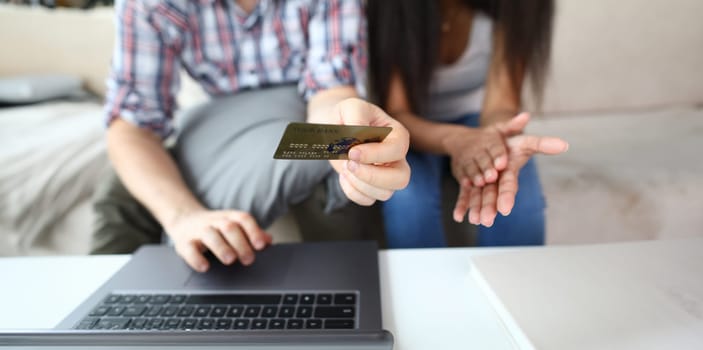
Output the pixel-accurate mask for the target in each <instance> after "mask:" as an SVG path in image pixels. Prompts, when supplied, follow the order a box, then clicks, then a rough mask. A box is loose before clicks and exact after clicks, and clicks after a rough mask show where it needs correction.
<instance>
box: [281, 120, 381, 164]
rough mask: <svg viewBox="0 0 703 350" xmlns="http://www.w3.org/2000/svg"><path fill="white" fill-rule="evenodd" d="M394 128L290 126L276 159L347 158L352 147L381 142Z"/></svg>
mask: <svg viewBox="0 0 703 350" xmlns="http://www.w3.org/2000/svg"><path fill="white" fill-rule="evenodd" d="M391 130H392V128H390V127H379V126H360V125H333V124H311V123H290V124H288V126H287V127H286V131H285V132H284V133H283V136H282V137H281V141H280V142H279V143H278V149H277V150H276V153H275V154H274V155H273V158H274V159H347V154H348V153H349V149H350V148H352V147H353V146H356V145H359V144H362V143H368V142H381V141H383V139H385V138H386V136H388V133H390V132H391Z"/></svg>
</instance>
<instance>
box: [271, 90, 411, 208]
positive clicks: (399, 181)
mask: <svg viewBox="0 0 703 350" xmlns="http://www.w3.org/2000/svg"><path fill="white" fill-rule="evenodd" d="M329 111H331V114H327V113H325V114H327V115H326V118H324V120H315V121H321V122H323V123H325V124H324V125H320V124H316V125H315V124H309V126H307V127H306V126H304V124H303V125H301V124H292V125H290V126H289V127H288V128H287V130H286V132H285V133H284V136H283V138H282V139H281V144H280V145H279V149H278V150H277V151H276V154H275V158H286V159H329V162H330V164H331V165H332V167H333V168H334V170H335V171H337V173H339V182H340V185H341V187H342V190H343V191H344V193H345V194H346V196H347V198H349V199H350V200H351V201H353V202H355V203H357V204H360V205H366V206H368V205H372V204H373V203H375V202H376V200H382V201H385V200H388V199H389V198H390V197H391V196H392V195H393V192H395V191H397V190H400V189H403V188H405V186H407V185H408V182H409V181H410V166H409V165H408V162H407V161H406V160H405V156H406V154H407V153H408V147H409V145H410V136H409V134H408V131H407V130H406V129H405V127H404V126H403V125H402V124H400V123H399V122H398V121H397V120H395V119H393V118H391V117H390V116H389V115H388V114H386V113H385V112H384V111H383V110H382V109H381V108H379V107H377V106H375V105H373V104H371V103H369V102H366V101H364V100H361V99H358V98H347V99H344V100H342V101H339V102H338V103H336V104H335V105H334V107H333V108H331V109H330V110H329ZM315 133H317V134H319V135H320V136H314V137H313V136H311V134H315ZM306 134H307V135H308V136H303V135H306ZM325 134H328V135H327V136H323V135H325ZM299 140H300V141H301V142H298V141H299ZM295 148H298V149H303V148H304V149H305V151H299V150H294V149H295ZM286 152H287V153H286ZM318 157H319V158H318Z"/></svg>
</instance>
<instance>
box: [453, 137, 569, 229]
mask: <svg viewBox="0 0 703 350" xmlns="http://www.w3.org/2000/svg"><path fill="white" fill-rule="evenodd" d="M507 146H508V164H507V166H506V168H505V170H503V171H502V172H501V173H500V174H499V177H498V181H497V182H495V183H491V184H488V185H485V186H483V187H478V186H474V185H473V184H472V183H471V182H470V181H468V180H466V179H465V180H464V181H463V182H461V183H460V185H461V189H460V190H459V197H458V198H457V201H456V206H455V207H454V213H453V215H454V220H455V221H457V222H461V221H462V220H463V218H464V216H465V215H466V213H467V211H468V213H469V222H470V223H472V224H474V225H479V224H480V225H484V226H487V227H490V226H492V225H493V222H494V221H495V217H496V215H498V212H500V213H501V214H502V215H508V214H510V212H511V211H512V209H513V206H514V205H515V195H517V191H518V174H519V173H520V169H521V168H522V167H523V166H524V165H525V163H527V161H528V160H529V159H530V157H532V156H533V155H535V154H548V155H556V154H560V153H563V152H566V151H567V150H568V149H569V144H568V143H567V142H566V141H564V140H562V139H560V138H556V137H543V136H533V135H517V136H512V137H510V138H509V139H508V140H507Z"/></svg>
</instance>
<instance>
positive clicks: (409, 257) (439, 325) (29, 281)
mask: <svg viewBox="0 0 703 350" xmlns="http://www.w3.org/2000/svg"><path fill="white" fill-rule="evenodd" d="M496 251H497V250H495V249H485V248H443V249H400V250H392V251H390V250H389V251H381V252H379V268H380V275H381V294H382V305H383V326H384V328H385V329H387V330H389V331H391V332H392V333H393V335H394V336H395V342H396V346H395V349H400V350H406V349H443V350H444V349H496V350H500V349H515V348H516V347H515V346H514V344H513V342H512V338H511V337H510V335H509V333H508V331H507V330H506V329H505V328H504V326H503V324H502V323H501V322H500V320H499V318H498V316H497V314H496V313H495V312H494V311H493V309H492V308H491V306H490V305H489V303H488V300H487V299H486V297H485V296H484V295H483V294H482V292H481V291H480V289H479V287H478V285H477V284H476V282H474V281H473V279H472V278H471V277H470V275H469V268H470V266H469V259H470V257H471V256H472V255H477V254H490V253H494V252H496ZM127 260H129V256H128V255H113V256H63V257H23V258H0V328H5V329H8V328H9V329H18V328H33V329H37V328H52V327H54V326H55V325H56V324H58V323H59V322H60V321H61V320H62V319H63V318H64V317H65V316H66V315H68V313H69V312H71V310H73V308H75V307H76V306H78V304H80V303H81V302H82V301H83V300H84V299H85V298H86V297H88V296H89V295H90V294H91V293H92V292H93V291H95V290H96V289H97V288H98V287H99V286H100V285H101V284H102V283H104V282H105V281H106V280H107V279H108V278H109V277H110V276H111V275H112V274H113V273H115V272H116V271H117V270H118V269H119V268H120V267H122V266H123V265H124V264H125V263H126V262H127Z"/></svg>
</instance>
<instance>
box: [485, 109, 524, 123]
mask: <svg viewBox="0 0 703 350" xmlns="http://www.w3.org/2000/svg"><path fill="white" fill-rule="evenodd" d="M518 114H520V110H518V109H512V108H506V109H496V110H484V111H483V112H481V118H480V126H482V127H483V126H489V125H494V124H496V123H500V122H504V121H507V120H510V119H511V118H513V117H515V116H516V115H518Z"/></svg>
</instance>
